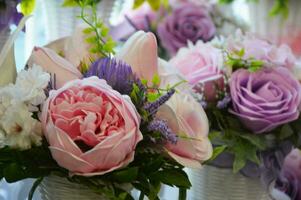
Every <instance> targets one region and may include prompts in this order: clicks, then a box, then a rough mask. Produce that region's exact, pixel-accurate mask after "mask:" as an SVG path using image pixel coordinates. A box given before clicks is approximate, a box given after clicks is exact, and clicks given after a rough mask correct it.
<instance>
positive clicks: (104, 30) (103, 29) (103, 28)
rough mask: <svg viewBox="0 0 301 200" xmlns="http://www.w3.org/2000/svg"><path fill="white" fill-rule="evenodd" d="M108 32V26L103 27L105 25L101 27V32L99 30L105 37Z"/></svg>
mask: <svg viewBox="0 0 301 200" xmlns="http://www.w3.org/2000/svg"><path fill="white" fill-rule="evenodd" d="M108 33H109V28H108V27H105V26H104V27H102V29H101V32H100V34H101V36H102V37H106V36H107V35H108Z"/></svg>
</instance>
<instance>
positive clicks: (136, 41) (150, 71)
mask: <svg viewBox="0 0 301 200" xmlns="http://www.w3.org/2000/svg"><path fill="white" fill-rule="evenodd" d="M157 54H158V47H157V41H156V37H155V35H154V34H153V33H145V32H144V31H138V32H136V33H135V34H134V35H132V36H131V37H130V38H129V39H128V41H127V42H126V43H125V44H124V46H123V48H122V49H121V51H120V52H119V53H118V54H117V55H116V58H117V59H120V60H123V61H125V62H126V63H127V64H129V65H130V66H131V67H132V70H133V72H134V73H136V74H137V76H138V77H139V78H143V79H147V80H148V81H149V82H151V80H152V79H153V77H154V75H155V74H158V60H157V59H158V58H157V57H158V55H157Z"/></svg>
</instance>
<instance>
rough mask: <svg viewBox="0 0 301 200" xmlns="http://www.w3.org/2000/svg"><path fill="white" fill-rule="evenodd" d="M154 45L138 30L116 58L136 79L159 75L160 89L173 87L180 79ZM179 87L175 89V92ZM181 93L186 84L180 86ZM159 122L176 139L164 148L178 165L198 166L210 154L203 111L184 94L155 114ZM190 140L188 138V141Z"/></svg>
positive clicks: (176, 96)
mask: <svg viewBox="0 0 301 200" xmlns="http://www.w3.org/2000/svg"><path fill="white" fill-rule="evenodd" d="M157 50H158V49H157V42H156V39H155V36H154V35H153V34H152V33H145V32H143V31H139V32H137V33H135V34H134V35H133V36H131V38H130V39H129V40H128V41H127V42H126V44H125V45H124V47H123V49H122V50H121V51H120V53H119V54H118V55H117V58H119V59H121V60H125V61H126V62H127V63H128V64H129V65H130V66H132V69H133V72H135V73H136V74H137V75H138V76H139V78H141V79H143V78H144V79H147V80H148V81H151V80H152V78H153V76H154V75H155V74H158V75H159V76H160V79H161V82H160V87H161V88H165V87H166V86H167V85H174V84H176V83H179V82H181V81H183V80H184V78H183V77H182V75H181V74H180V73H179V72H178V70H177V69H176V68H173V67H172V66H171V65H170V63H167V62H166V61H165V60H162V59H160V58H158V56H157ZM178 88H179V87H177V89H178ZM180 88H181V89H183V90H185V89H187V88H188V87H187V86H186V84H182V85H181V86H180ZM157 117H158V118H159V119H165V120H167V122H168V125H169V126H170V128H171V129H172V130H173V131H174V132H175V133H177V134H179V135H181V136H183V137H187V139H183V138H180V139H179V143H178V144H177V145H172V144H170V145H167V146H166V149H167V150H168V152H169V155H170V156H172V157H173V158H174V159H175V160H176V161H178V162H179V163H180V164H182V165H184V166H187V167H200V166H201V164H200V163H201V161H204V160H207V159H208V158H209V157H210V156H211V153H212V146H211V144H210V141H209V140H208V137H207V134H208V126H209V125H208V120H207V117H206V114H205V112H204V110H203V108H202V107H201V106H200V105H199V104H198V103H197V102H196V101H195V100H194V99H193V98H192V97H191V96H189V95H187V94H175V95H174V96H173V97H172V98H171V99H170V100H169V101H168V102H167V104H166V105H164V106H162V107H161V108H160V110H159V112H158V116H157ZM191 138H192V139H191Z"/></svg>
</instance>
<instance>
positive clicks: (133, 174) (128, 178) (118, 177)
mask: <svg viewBox="0 0 301 200" xmlns="http://www.w3.org/2000/svg"><path fill="white" fill-rule="evenodd" d="M137 176H138V167H132V168H127V169H125V170H121V171H117V172H114V173H113V174H112V179H113V180H115V181H117V182H120V183H128V182H132V181H134V180H135V179H136V178H137Z"/></svg>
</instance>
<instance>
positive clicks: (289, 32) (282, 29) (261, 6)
mask: <svg viewBox="0 0 301 200" xmlns="http://www.w3.org/2000/svg"><path fill="white" fill-rule="evenodd" d="M274 3H275V0H260V1H256V3H255V2H254V3H249V19H250V30H251V31H252V32H254V33H257V34H258V35H259V36H261V37H264V38H266V39H268V40H270V41H271V42H274V43H277V44H282V43H286V44H288V45H289V46H290V47H291V48H292V49H293V51H294V53H295V54H296V55H298V56H300V55H301V12H300V7H301V1H300V0H289V1H288V9H289V16H288V17H287V18H284V17H283V16H282V15H277V16H270V15H269V11H270V10H271V8H272V7H273V5H274Z"/></svg>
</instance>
